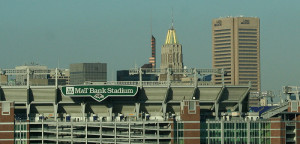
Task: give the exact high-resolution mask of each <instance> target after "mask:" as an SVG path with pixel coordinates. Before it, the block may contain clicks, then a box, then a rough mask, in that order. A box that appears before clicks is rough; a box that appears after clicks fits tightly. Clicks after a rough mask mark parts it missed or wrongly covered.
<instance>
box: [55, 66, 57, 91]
mask: <svg viewBox="0 0 300 144" xmlns="http://www.w3.org/2000/svg"><path fill="white" fill-rule="evenodd" d="M57 74H58V70H57V68H56V69H55V87H56V89H57V88H58V79H57Z"/></svg>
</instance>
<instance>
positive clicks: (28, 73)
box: [27, 68, 30, 89]
mask: <svg viewBox="0 0 300 144" xmlns="http://www.w3.org/2000/svg"><path fill="white" fill-rule="evenodd" d="M29 75H30V71H29V68H27V89H29V85H30V84H29V81H30V80H29V78H30V77H29Z"/></svg>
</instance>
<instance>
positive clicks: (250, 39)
mask: <svg viewBox="0 0 300 144" xmlns="http://www.w3.org/2000/svg"><path fill="white" fill-rule="evenodd" d="M239 41H255V42H256V41H257V39H239Z"/></svg>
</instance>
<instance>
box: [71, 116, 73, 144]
mask: <svg viewBox="0 0 300 144" xmlns="http://www.w3.org/2000/svg"><path fill="white" fill-rule="evenodd" d="M71 144H73V121H71Z"/></svg>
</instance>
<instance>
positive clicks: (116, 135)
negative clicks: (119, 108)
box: [114, 121, 117, 143]
mask: <svg viewBox="0 0 300 144" xmlns="http://www.w3.org/2000/svg"><path fill="white" fill-rule="evenodd" d="M114 123H115V128H114V130H115V143H117V122H116V121H114Z"/></svg>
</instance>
